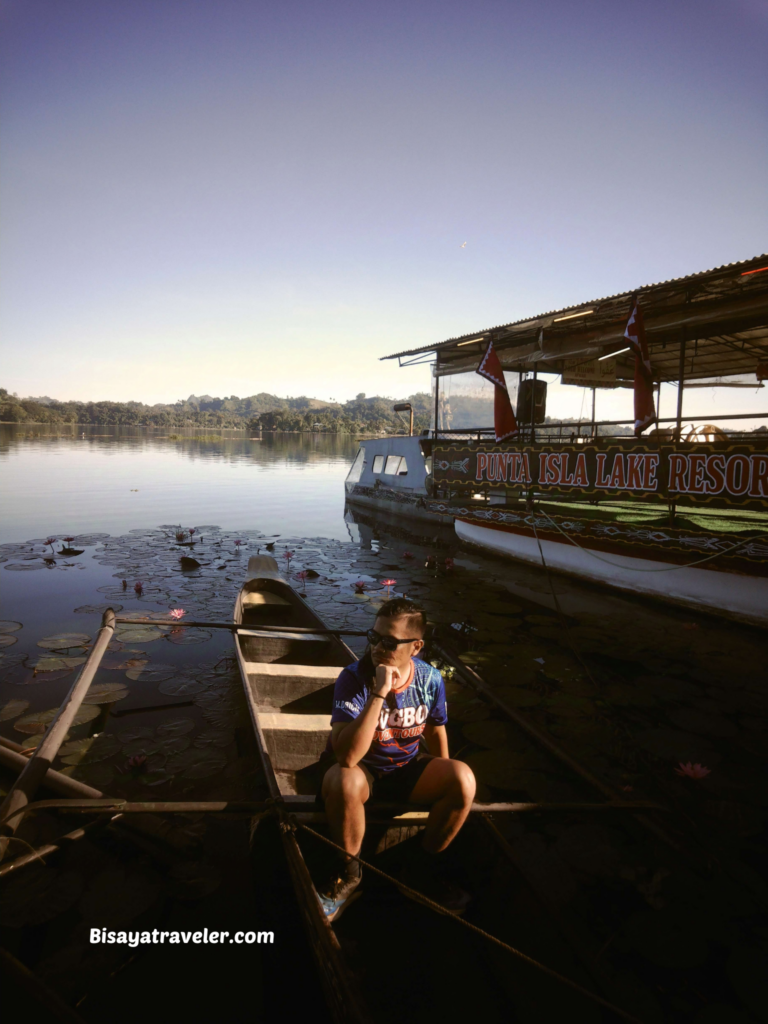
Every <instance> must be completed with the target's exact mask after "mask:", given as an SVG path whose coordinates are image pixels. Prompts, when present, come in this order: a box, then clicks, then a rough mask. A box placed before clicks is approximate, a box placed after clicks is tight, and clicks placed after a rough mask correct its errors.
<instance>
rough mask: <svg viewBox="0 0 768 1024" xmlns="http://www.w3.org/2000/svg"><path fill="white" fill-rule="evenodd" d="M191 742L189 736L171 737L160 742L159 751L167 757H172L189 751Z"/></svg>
mask: <svg viewBox="0 0 768 1024" xmlns="http://www.w3.org/2000/svg"><path fill="white" fill-rule="evenodd" d="M191 742H192V741H191V740H190V738H189V736H169V737H167V738H166V739H163V740H160V746H159V748H158V749H159V752H160V753H161V754H163V755H164V756H165V757H170V756H171V755H172V754H180V753H181V752H182V751H184V750H187V748H188V747H189V745H190V743H191Z"/></svg>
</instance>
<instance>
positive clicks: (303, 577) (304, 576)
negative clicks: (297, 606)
mask: <svg viewBox="0 0 768 1024" xmlns="http://www.w3.org/2000/svg"><path fill="white" fill-rule="evenodd" d="M308 576H309V573H308V571H307V570H306V569H302V570H301V572H297V573H296V577H295V578H296V579H297V580H301V582H302V585H303V587H304V590H306V589H307V577H308Z"/></svg>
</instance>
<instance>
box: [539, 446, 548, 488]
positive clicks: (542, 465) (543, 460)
mask: <svg viewBox="0 0 768 1024" xmlns="http://www.w3.org/2000/svg"><path fill="white" fill-rule="evenodd" d="M539 483H540V484H541V485H542V487H543V486H544V485H545V484H548V483H549V473H548V472H547V453H546V452H539Z"/></svg>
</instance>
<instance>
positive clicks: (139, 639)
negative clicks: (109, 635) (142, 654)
mask: <svg viewBox="0 0 768 1024" xmlns="http://www.w3.org/2000/svg"><path fill="white" fill-rule="evenodd" d="M164 636H165V632H164V631H163V630H161V629H158V627H157V626H122V625H121V626H118V627H117V628H116V629H115V640H119V641H120V642H121V643H124V644H151V643H152V642H153V641H154V640H162V638H163V637H164Z"/></svg>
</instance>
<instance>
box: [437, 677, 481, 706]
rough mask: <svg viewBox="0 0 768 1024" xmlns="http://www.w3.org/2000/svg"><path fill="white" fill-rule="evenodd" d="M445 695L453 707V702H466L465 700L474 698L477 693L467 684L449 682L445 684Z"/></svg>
mask: <svg viewBox="0 0 768 1024" xmlns="http://www.w3.org/2000/svg"><path fill="white" fill-rule="evenodd" d="M445 696H446V700H447V701H448V702H449V703H450V705H451V707H453V706H454V705H455V704H466V703H467V701H470V700H475V699H476V698H477V693H476V692H475V690H473V689H471V687H469V686H461V685H460V684H459V683H453V682H451V683H446V684H445Z"/></svg>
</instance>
